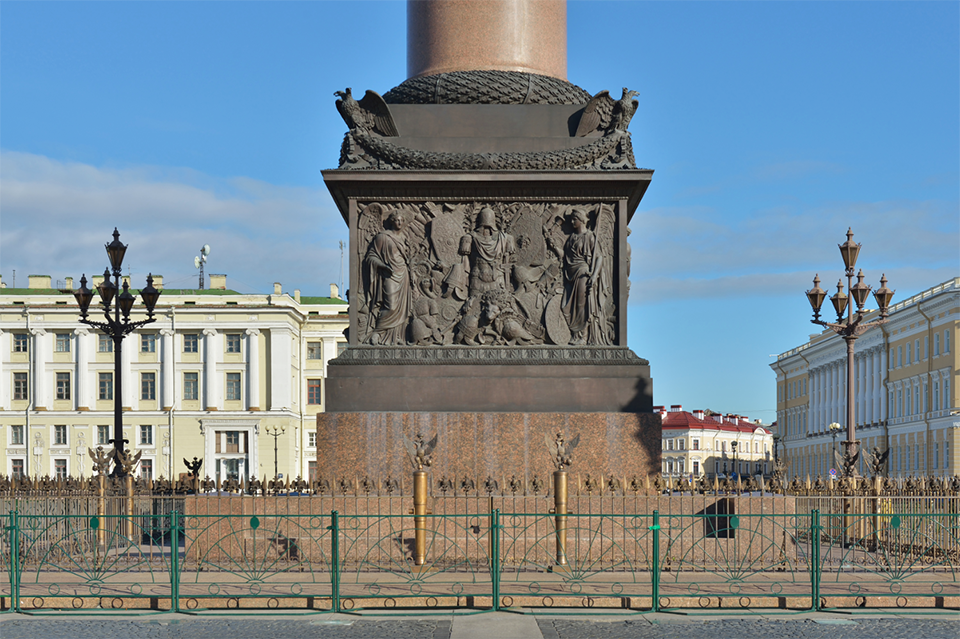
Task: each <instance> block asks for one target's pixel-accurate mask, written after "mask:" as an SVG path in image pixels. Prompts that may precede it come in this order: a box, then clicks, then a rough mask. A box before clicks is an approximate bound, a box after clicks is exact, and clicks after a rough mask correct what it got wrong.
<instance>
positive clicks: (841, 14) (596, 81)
mask: <svg viewBox="0 0 960 639" xmlns="http://www.w3.org/2000/svg"><path fill="white" fill-rule="evenodd" d="M405 15H406V8H405V4H404V3H402V2H294V3H285V2H259V3H256V2H248V3H233V2H210V3H206V2H202V3H201V2H156V3H154V2H136V3H115V2H114V3H99V2H98V3H87V2H68V3H57V2H49V3H48V2H44V3H33V2H11V1H9V0H8V1H5V2H2V3H0V274H2V276H3V280H4V282H5V283H6V284H7V285H10V284H11V283H12V278H13V271H14V270H16V273H17V284H18V285H22V284H24V283H25V282H26V275H27V274H32V273H43V274H48V275H52V276H53V277H54V278H55V279H62V278H64V277H66V276H73V277H79V275H80V273H81V272H86V273H88V274H91V273H94V272H100V271H101V270H102V269H103V267H104V266H105V265H106V260H105V255H104V254H103V252H102V248H101V247H102V245H103V243H104V242H106V241H107V240H109V234H110V232H111V231H112V229H113V226H114V225H117V226H119V227H120V230H121V232H122V234H123V235H122V237H123V239H124V240H125V241H127V242H129V243H130V251H129V252H128V257H127V260H126V261H127V262H128V264H129V266H130V268H131V269H132V274H133V276H134V281H138V280H140V279H142V277H144V276H145V274H146V272H147V271H153V272H159V273H163V275H164V277H165V281H166V283H167V285H170V286H177V285H180V286H195V282H196V275H195V271H194V269H193V257H194V256H195V255H196V254H197V251H198V249H199V248H200V246H201V245H202V244H204V243H209V244H210V245H211V246H212V247H213V251H212V253H211V256H210V263H209V266H208V272H214V273H226V274H227V276H228V283H229V285H230V286H231V287H232V288H235V289H237V290H240V291H244V292H256V291H259V292H267V291H270V290H271V289H272V283H273V282H274V281H279V282H281V283H282V284H283V285H284V288H285V290H292V289H294V288H299V289H301V290H302V291H303V292H304V294H308V293H315V294H325V292H326V291H327V285H328V283H330V282H335V281H337V280H338V279H339V263H340V254H339V249H338V243H339V241H340V240H345V239H346V237H347V233H346V228H345V226H344V225H343V223H342V221H341V220H340V217H339V215H337V214H336V213H335V208H334V206H333V204H332V202H331V200H330V197H329V195H328V194H327V192H326V189H325V188H324V186H323V182H322V178H321V175H320V171H321V170H322V169H326V168H333V167H335V165H336V164H337V157H338V153H339V145H340V140H341V138H342V135H343V132H344V130H345V126H344V124H343V122H342V120H341V119H340V117H339V115H338V114H337V112H336V109H335V108H334V104H333V103H334V99H335V98H334V96H333V92H334V91H335V90H338V89H341V90H342V89H343V88H344V87H346V86H350V87H353V88H354V91H355V92H362V91H363V90H365V89H368V88H371V89H374V90H377V91H379V92H380V93H384V92H386V91H387V90H388V89H390V88H391V87H393V86H395V85H397V84H399V83H400V82H402V81H403V80H404V79H405V78H406V69H405V59H406V55H405V47H406V42H405V34H406V30H405ZM568 77H569V79H570V80H571V81H572V82H574V83H575V84H578V85H580V86H582V87H583V88H585V89H587V90H588V91H590V92H591V93H596V92H597V91H600V90H603V89H608V90H611V91H612V92H618V91H619V88H620V87H622V86H628V87H630V88H632V89H636V90H638V91H639V92H640V97H639V100H640V109H639V111H638V113H637V116H636V117H635V118H634V120H633V122H632V124H631V130H632V132H633V139H634V149H635V153H636V156H637V162H638V163H639V164H640V165H641V166H644V167H649V168H653V169H655V170H656V173H655V174H654V178H653V183H652V185H651V187H650V189H649V190H648V192H647V195H646V197H645V198H644V200H643V202H642V203H641V205H640V208H639V210H638V212H637V214H636V217H635V218H634V220H633V223H632V225H631V226H632V229H633V235H632V237H631V243H632V245H633V259H634V263H633V269H632V279H633V288H632V293H631V295H632V297H631V304H630V307H629V311H628V312H629V333H630V337H629V344H630V346H631V347H632V348H633V349H634V350H635V351H636V352H637V353H638V354H639V355H640V356H642V357H646V358H648V359H650V361H651V367H652V373H653V376H654V400H655V402H656V403H661V404H676V403H680V404H683V405H684V407H685V408H712V409H714V410H719V411H723V412H736V413H741V414H746V415H749V416H750V417H758V418H762V419H763V420H764V421H765V422H769V421H772V420H773V419H774V417H775V392H774V381H773V374H772V372H771V371H770V369H769V368H768V364H769V363H770V361H772V358H770V357H769V355H770V354H772V353H779V352H782V351H784V350H787V349H789V348H792V347H793V346H796V345H798V344H800V343H802V342H803V341H804V340H805V339H806V336H807V335H808V334H809V333H811V332H813V331H812V329H814V328H816V327H814V326H813V325H811V324H810V323H809V321H808V320H809V316H810V313H809V307H808V306H807V304H806V301H805V298H804V296H803V291H804V290H805V289H806V288H808V287H809V286H810V281H811V279H812V278H813V274H814V273H815V272H819V273H820V275H821V278H822V279H823V280H824V281H825V282H830V281H832V280H834V279H836V278H838V277H839V276H840V275H841V266H842V263H841V261H840V257H839V252H838V251H837V249H836V248H835V247H836V244H837V243H839V242H841V241H843V240H844V233H845V231H846V229H847V227H848V226H852V227H853V230H854V232H855V233H856V239H857V240H858V241H860V242H863V251H862V253H861V262H860V266H862V268H863V269H864V271H865V272H866V274H867V281H868V282H869V283H871V284H874V285H876V284H877V282H878V280H879V277H880V273H881V271H883V272H885V273H886V274H887V277H888V278H889V279H890V285H891V287H893V288H896V289H897V296H896V297H895V300H896V299H901V300H902V299H904V298H905V297H907V296H909V295H912V294H914V293H916V292H919V291H921V290H923V289H925V288H928V287H930V286H933V285H935V284H938V283H940V282H942V281H944V280H946V279H948V278H950V277H954V276H957V275H960V195H958V189H960V179H958V176H960V4H958V3H956V2H882V3H881V2H798V3H793V2H768V3H758V2H739V3H725V2H710V3H707V2H647V3H634V2H612V3H608V2H571V3H570V4H569V8H568ZM53 229H59V232H51V231H52V230H53Z"/></svg>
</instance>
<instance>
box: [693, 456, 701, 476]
mask: <svg viewBox="0 0 960 639" xmlns="http://www.w3.org/2000/svg"><path fill="white" fill-rule="evenodd" d="M693 474H694V475H699V474H700V462H698V461H697V460H693Z"/></svg>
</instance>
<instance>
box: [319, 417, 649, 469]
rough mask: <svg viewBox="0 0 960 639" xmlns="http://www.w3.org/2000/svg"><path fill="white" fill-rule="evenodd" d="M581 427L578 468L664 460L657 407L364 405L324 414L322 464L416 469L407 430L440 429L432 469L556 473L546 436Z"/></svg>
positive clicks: (570, 433) (644, 465)
mask: <svg viewBox="0 0 960 639" xmlns="http://www.w3.org/2000/svg"><path fill="white" fill-rule="evenodd" d="M557 432H562V433H564V435H565V437H566V438H567V439H568V440H569V439H571V438H573V437H574V436H575V435H577V434H579V435H580V445H579V446H578V447H577V449H576V450H575V451H574V467H573V470H574V471H578V472H589V473H591V474H592V475H593V476H594V477H598V478H599V477H600V476H602V475H609V474H614V475H616V476H617V477H621V476H627V477H630V476H634V475H636V476H638V477H642V476H645V475H649V474H652V473H655V472H658V471H659V468H660V417H659V415H654V414H652V413H645V414H638V413H520V412H515V413H492V412H489V413H470V412H373V411H370V412H363V413H321V414H319V415H317V467H318V472H319V473H320V474H321V475H323V476H325V477H336V478H339V477H341V476H348V477H353V476H354V475H355V474H359V475H361V476H362V475H364V474H366V475H367V476H369V477H381V478H385V477H388V476H389V477H394V478H397V477H400V476H401V475H408V474H409V473H410V472H412V466H411V464H410V462H409V461H408V459H407V454H406V452H405V451H404V448H403V438H402V436H403V435H404V434H405V435H406V436H407V437H410V438H413V436H415V435H416V434H417V433H422V434H423V436H424V437H425V438H427V439H429V438H432V437H433V435H434V434H438V435H439V436H440V438H439V442H440V443H439V445H438V446H437V450H436V452H435V453H434V455H433V466H432V467H431V469H430V470H431V473H432V475H433V476H434V478H435V479H439V478H440V477H443V476H445V477H447V478H450V479H459V478H462V477H471V478H474V477H480V478H484V477H487V476H489V477H491V478H493V479H495V480H496V481H498V482H502V481H504V480H509V479H510V477H511V476H514V475H515V476H516V477H517V478H519V479H526V480H528V481H529V480H531V479H532V478H533V477H539V479H540V480H541V481H544V482H546V481H548V479H549V477H550V476H551V473H553V470H554V466H553V462H552V460H551V459H550V456H549V453H548V452H547V447H546V444H545V443H544V438H545V437H549V438H550V439H551V440H552V439H553V438H554V437H555V435H556V434H557Z"/></svg>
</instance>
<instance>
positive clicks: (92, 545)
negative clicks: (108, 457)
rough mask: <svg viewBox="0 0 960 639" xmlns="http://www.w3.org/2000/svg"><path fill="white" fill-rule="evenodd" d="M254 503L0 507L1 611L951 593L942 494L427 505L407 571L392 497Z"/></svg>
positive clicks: (778, 601) (657, 603)
mask: <svg viewBox="0 0 960 639" xmlns="http://www.w3.org/2000/svg"><path fill="white" fill-rule="evenodd" d="M331 499H333V498H331ZM451 499H453V498H451ZM596 499H598V500H599V499H600V498H596ZM271 501H272V500H261V499H252V500H251V499H244V498H240V497H234V498H232V499H216V498H213V499H210V498H208V497H203V496H201V497H195V498H192V499H191V500H188V502H187V511H188V512H186V513H185V512H182V511H180V510H172V511H169V512H163V513H157V514H153V513H150V514H138V515H136V516H133V517H131V516H127V515H118V514H102V515H87V514H84V515H75V514H59V515H52V514H43V513H41V514H29V513H28V514H24V513H21V512H20V511H19V510H13V511H11V512H9V513H8V514H7V515H6V517H5V521H4V529H3V535H2V539H0V560H2V578H0V599H2V600H3V602H5V603H4V607H5V608H6V609H8V610H14V611H21V610H27V609H43V608H67V609H83V608H155V609H170V610H174V611H184V610H195V609H205V608H219V607H255V606H256V607H269V608H278V607H285V608H286V607H301V608H303V607H306V608H313V609H321V610H333V611H338V612H342V611H349V610H353V609H359V608H374V607H376V608H392V607H453V606H461V607H471V608H491V609H501V608H506V607H512V606H536V607H541V606H543V607H550V606H583V607H592V606H598V607H626V608H632V609H650V610H655V611H656V610H663V609H672V608H682V607H691V606H694V607H709V608H719V607H730V606H733V607H743V608H753V607H771V606H773V607H787V608H796V609H813V610H821V609H824V608H825V607H858V606H864V605H867V604H868V603H869V602H870V600H871V598H873V600H874V603H873V605H884V606H893V605H907V604H908V603H909V602H910V601H911V599H914V598H926V599H929V598H931V597H932V598H939V601H940V602H941V603H942V602H944V601H946V602H948V604H947V607H950V605H949V602H951V601H952V602H954V603H953V605H954V606H955V605H956V602H957V601H958V598H960V554H958V552H960V516H958V514H957V508H956V505H957V504H956V503H955V502H956V498H951V499H950V500H949V501H951V502H953V503H950V504H946V505H947V506H950V507H949V508H948V509H946V510H945V511H944V512H936V513H931V512H923V513H917V512H909V511H907V510H889V511H884V512H860V511H856V510H851V509H848V510H846V511H843V510H840V511H837V512H826V513H824V512H821V511H820V510H819V509H814V510H812V511H811V512H799V511H795V510H793V509H792V508H790V507H789V506H788V501H787V500H784V499H783V498H778V499H777V500H771V499H770V498H763V499H756V500H753V501H751V499H750V498H741V499H737V500H734V499H729V498H720V499H712V500H705V501H703V503H701V504H694V503H693V502H692V501H691V500H690V498H689V497H687V498H685V499H684V500H683V501H682V502H679V503H680V505H677V504H676V503H675V504H672V507H668V508H667V509H666V510H667V511H668V512H666V513H664V512H661V511H660V509H657V508H654V509H652V510H644V509H640V510H636V511H624V510H620V511H619V512H617V511H616V510H615V509H609V508H604V507H602V503H600V502H599V501H597V502H591V501H590V500H581V501H579V502H578V501H572V502H571V509H572V510H573V511H574V512H573V513H571V514H566V515H562V516H560V515H557V514H556V513H549V512H546V511H523V510H510V509H506V510H504V509H502V508H501V507H503V506H509V505H511V504H510V503H509V500H507V499H501V500H500V501H499V502H497V503H493V504H491V503H490V502H488V503H487V504H486V506H487V507H485V508H473V507H463V508H461V509H460V511H458V512H457V507H459V506H463V504H460V505H459V506H458V505H457V504H437V503H435V504H434V508H435V510H436V511H438V512H439V511H443V512H442V513H441V514H433V515H428V516H427V517H426V524H425V527H426V531H425V534H426V560H425V562H424V563H422V564H420V565H418V564H417V562H416V561H414V554H413V548H412V546H413V540H414V537H415V536H416V533H417V532H418V531H417V530H415V527H416V524H415V520H414V517H413V516H412V515H408V514H406V511H402V508H401V504H400V501H399V500H397V501H392V502H387V504H386V505H381V507H380V511H379V512H370V510H373V509H365V510H364V511H362V512H361V511H360V509H356V508H351V509H350V510H351V511H353V512H350V513H347V514H344V513H343V512H341V511H340V510H323V509H321V507H323V506H327V505H329V504H328V503H325V500H323V499H320V498H312V499H309V500H307V499H304V500H301V501H303V502H304V503H303V504H301V506H300V507H299V511H298V512H295V513H291V512H286V509H284V508H277V507H276V504H271ZM436 501H437V500H435V502H436ZM310 502H313V503H312V506H314V508H310V507H309V506H310V505H311V504H310ZM505 502H506V503H505ZM649 503H654V502H652V501H651V502H644V504H649ZM660 503H661V504H662V505H664V506H671V504H669V503H668V501H666V500H661V502H660ZM491 505H492V506H494V507H493V508H489V506H491ZM638 505H641V504H638ZM454 506H457V507H454ZM225 510H231V511H233V512H224V511H225ZM308 510H312V512H305V511H308ZM561 519H562V523H563V530H564V531H565V534H564V536H563V542H562V543H561V542H560V535H559V533H558V530H559V527H560V523H561ZM951 598H952V599H951Z"/></svg>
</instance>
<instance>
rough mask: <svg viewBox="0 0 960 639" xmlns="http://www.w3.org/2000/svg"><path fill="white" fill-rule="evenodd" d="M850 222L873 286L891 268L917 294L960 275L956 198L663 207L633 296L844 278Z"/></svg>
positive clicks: (638, 233) (656, 212) (755, 289)
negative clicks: (750, 210)
mask: <svg viewBox="0 0 960 639" xmlns="http://www.w3.org/2000/svg"><path fill="white" fill-rule="evenodd" d="M731 220H732V221H731ZM848 226H851V227H852V228H853V230H854V234H855V235H854V239H855V240H856V241H858V242H861V243H862V244H863V249H862V250H861V253H860V260H859V263H858V268H863V270H864V271H865V274H866V276H867V281H868V282H870V283H874V284H876V282H878V281H879V279H880V274H881V272H885V273H886V274H887V277H888V278H890V280H891V282H894V281H896V282H897V284H896V285H897V286H901V287H903V288H904V289H909V290H911V291H917V290H922V289H924V288H927V287H929V286H933V285H935V284H938V283H940V282H942V281H944V280H946V279H948V278H950V277H955V276H957V275H958V274H960V263H958V258H960V236H958V233H960V230H958V226H960V224H958V211H957V203H956V202H941V201H891V202H852V203H824V204H821V205H818V206H816V207H813V208H809V209H805V210H802V211H801V210H796V209H795V207H792V206H791V207H786V206H785V207H780V208H777V209H768V210H762V211H758V212H756V213H755V214H752V215H749V216H740V217H739V218H738V217H737V216H733V215H725V214H723V212H721V211H717V210H712V209H709V208H706V207H696V208H693V207H691V208H658V209H652V210H649V211H645V212H640V213H638V214H637V215H636V216H635V217H634V220H633V223H632V224H631V227H632V228H633V235H632V236H631V238H630V242H631V244H632V246H633V265H632V281H633V290H632V292H631V295H632V296H633V299H634V300H640V299H642V300H646V301H659V300H666V299H682V298H695V297H703V296H706V297H716V296H734V297H740V296H749V295H757V294H765V293H766V292H773V291H777V290H779V289H783V290H793V289H795V288H796V287H798V286H802V287H804V288H809V286H810V281H811V279H812V278H813V274H814V273H818V272H819V273H820V275H821V279H823V281H824V282H827V281H830V280H832V279H833V278H834V277H840V276H841V275H842V271H843V268H842V267H843V263H842V261H841V259H840V254H839V251H838V249H837V245H838V244H840V243H841V242H843V241H845V239H846V236H845V234H846V230H847V227H848Z"/></svg>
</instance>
